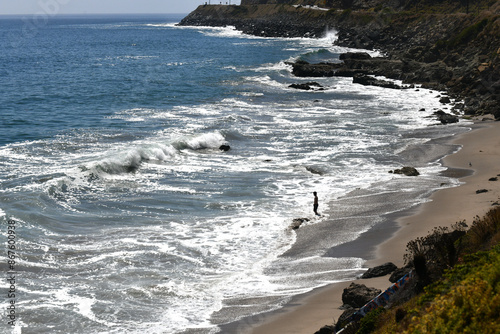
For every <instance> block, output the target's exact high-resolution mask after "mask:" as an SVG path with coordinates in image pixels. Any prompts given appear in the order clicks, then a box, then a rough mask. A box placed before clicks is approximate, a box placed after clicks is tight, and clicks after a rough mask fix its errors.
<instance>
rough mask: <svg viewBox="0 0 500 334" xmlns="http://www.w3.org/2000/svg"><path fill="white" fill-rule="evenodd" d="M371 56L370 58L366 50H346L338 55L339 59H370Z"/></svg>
mask: <svg viewBox="0 0 500 334" xmlns="http://www.w3.org/2000/svg"><path fill="white" fill-rule="evenodd" d="M371 58H372V56H370V55H369V54H368V53H366V52H346V53H342V54H341V55H340V56H339V59H340V60H346V59H356V60H367V59H371Z"/></svg>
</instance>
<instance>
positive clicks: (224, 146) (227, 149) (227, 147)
mask: <svg viewBox="0 0 500 334" xmlns="http://www.w3.org/2000/svg"><path fill="white" fill-rule="evenodd" d="M230 149H231V146H229V145H221V146H219V150H221V151H224V152H227V151H229V150H230Z"/></svg>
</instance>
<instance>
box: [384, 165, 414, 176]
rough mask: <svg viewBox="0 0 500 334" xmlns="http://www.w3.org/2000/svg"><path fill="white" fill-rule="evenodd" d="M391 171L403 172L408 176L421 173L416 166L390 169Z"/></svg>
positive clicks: (395, 172)
mask: <svg viewBox="0 0 500 334" xmlns="http://www.w3.org/2000/svg"><path fill="white" fill-rule="evenodd" d="M389 173H394V174H403V175H406V176H419V175H420V173H419V172H418V170H417V169H416V168H414V167H403V168H401V169H395V170H394V171H390V172H389Z"/></svg>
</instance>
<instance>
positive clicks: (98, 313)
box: [0, 15, 467, 334]
mask: <svg viewBox="0 0 500 334" xmlns="http://www.w3.org/2000/svg"><path fill="white" fill-rule="evenodd" d="M182 17H183V15H114V16H113V15H93V16H92V15H86V16H85V15H81V16H54V17H50V18H48V19H47V20H46V21H43V22H38V24H37V25H33V24H29V22H30V20H29V18H26V17H24V18H23V17H16V16H2V17H0V41H1V46H2V52H1V53H0V76H1V78H2V80H1V84H0V85H1V89H0V115H1V121H0V220H1V222H2V224H1V233H2V238H3V240H2V245H4V246H2V247H4V249H3V250H2V254H4V255H3V256H2V258H1V263H0V268H2V272H4V280H3V282H4V283H3V284H2V285H1V286H0V295H1V298H0V302H1V308H2V312H1V320H0V321H1V322H0V331H1V332H2V333H7V332H12V333H23V334H24V333H37V334H40V333H65V334H67V333H74V334H77V333H85V334H87V333H142V332H144V331H147V332H148V333H217V332H219V331H220V328H219V326H220V325H224V324H228V323H232V322H234V321H237V320H241V319H245V317H248V316H251V315H258V314H262V313H263V312H267V311H271V310H275V309H278V308H280V307H281V306H283V305H284V304H285V303H286V302H287V301H289V300H290V298H292V297H293V296H295V295H298V294H301V293H305V292H308V291H311V290H312V289H314V288H317V287H321V286H324V285H327V284H330V283H334V282H339V281H343V280H347V279H351V278H353V277H355V276H356V275H359V274H360V273H362V272H363V270H365V269H366V268H364V267H363V266H364V262H365V260H366V257H364V256H362V255H359V254H357V253H359V251H357V252H350V251H349V244H350V243H351V242H353V241H355V240H359V238H360V237H361V236H362V235H366V233H370V231H371V230H373V229H374V228H376V227H377V226H379V224H382V223H383V221H384V220H385V219H386V217H387V215H388V214H391V213H394V212H398V211H401V210H405V209H409V208H411V207H414V206H416V205H418V204H419V203H422V202H425V201H426V200H427V198H428V196H429V194H430V193H431V192H432V191H434V190H435V189H437V188H439V187H443V186H445V187H451V186H456V185H457V184H458V182H457V181H456V180H454V179H451V178H448V177H446V176H445V175H444V174H443V171H444V170H445V168H444V167H442V166H441V164H440V163H439V159H440V158H441V157H442V156H444V155H446V154H449V153H451V152H452V151H454V150H456V149H457V148H456V147H451V146H446V145H442V144H440V140H441V139H442V138H446V137H449V136H451V135H454V134H457V133H460V132H464V131H466V128H467V127H466V125H467V123H464V122H460V123H459V124H454V125H447V126H443V125H440V124H439V122H438V121H437V120H436V119H435V117H433V116H432V113H433V112H434V111H436V110H437V109H445V108H448V106H446V105H443V104H441V103H440V102H439V96H440V93H439V92H436V91H429V90H426V89H422V88H418V87H416V88H411V89H405V90H396V89H384V88H379V87H367V86H362V85H358V84H353V83H352V79H351V78H341V77H332V78H296V77H294V76H293V75H292V74H291V67H290V65H288V64H287V62H290V61H294V60H298V59H303V60H306V61H309V62H320V61H338V58H339V54H340V53H342V52H346V51H349V50H347V49H345V48H341V47H337V46H334V45H333V42H334V40H335V38H336V37H335V31H325V35H324V37H323V38H320V39H307V38H291V39H284V38H258V37H253V36H247V35H243V34H241V33H240V32H238V31H236V30H234V29H233V28H231V27H226V28H210V27H177V26H176V25H175V23H176V22H179V21H180V20H181V19H182ZM351 51H352V50H351ZM372 54H376V52H372ZM309 81H315V82H317V83H319V84H320V85H321V86H322V88H321V89H320V88H318V89H313V90H309V91H302V90H297V89H293V88H290V87H289V85H290V84H293V83H304V82H309ZM221 145H228V146H229V147H230V150H228V151H224V150H220V149H219V148H220V146H221ZM405 165H411V166H415V167H417V169H418V170H419V172H420V173H421V175H420V176H418V177H413V178H411V177H404V176H400V175H395V174H391V173H388V171H389V170H393V169H396V168H401V167H402V166H405ZM313 191H317V192H318V196H319V211H320V213H321V215H320V216H315V215H314V213H313V211H312V205H313V195H312V192H313ZM375 198H376V199H377V200H375ZM294 218H308V219H309V220H308V221H306V222H305V223H304V224H303V225H302V226H301V227H300V228H299V229H298V230H292V229H291V228H290V225H291V224H292V221H293V219H294ZM342 245H344V248H343V250H342V252H336V251H335V249H336V248H335V247H340V246H342Z"/></svg>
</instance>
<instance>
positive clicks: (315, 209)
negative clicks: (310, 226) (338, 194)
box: [313, 192, 319, 216]
mask: <svg viewBox="0 0 500 334" xmlns="http://www.w3.org/2000/svg"><path fill="white" fill-rule="evenodd" d="M313 195H314V205H313V210H314V213H315V214H316V216H319V213H318V193H317V192H313Z"/></svg>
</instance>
